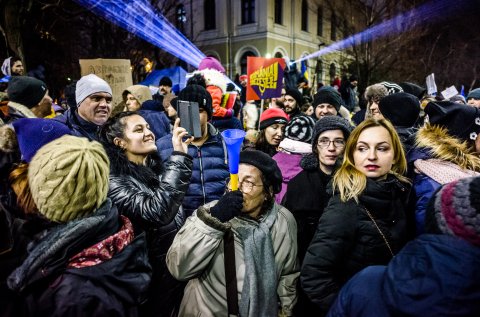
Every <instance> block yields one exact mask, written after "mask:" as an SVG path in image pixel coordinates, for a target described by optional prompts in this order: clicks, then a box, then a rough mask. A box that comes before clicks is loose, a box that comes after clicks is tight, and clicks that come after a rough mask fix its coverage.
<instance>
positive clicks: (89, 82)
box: [75, 74, 112, 106]
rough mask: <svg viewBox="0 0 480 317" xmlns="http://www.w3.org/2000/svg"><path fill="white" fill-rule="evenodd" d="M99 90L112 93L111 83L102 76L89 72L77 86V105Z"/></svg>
mask: <svg viewBox="0 0 480 317" xmlns="http://www.w3.org/2000/svg"><path fill="white" fill-rule="evenodd" d="M97 92H106V93H108V94H110V96H111V95H112V88H110V85H109V84H108V83H107V82H106V81H105V80H103V79H101V78H100V77H98V76H97V75H94V74H88V75H85V76H83V77H82V78H80V80H79V81H78V82H77V86H76V88H75V101H76V102H77V106H78V105H79V104H81V103H82V101H84V100H85V98H87V97H88V96H90V95H91V94H94V93H97Z"/></svg>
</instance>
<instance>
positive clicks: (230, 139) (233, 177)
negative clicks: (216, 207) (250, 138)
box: [222, 129, 246, 190]
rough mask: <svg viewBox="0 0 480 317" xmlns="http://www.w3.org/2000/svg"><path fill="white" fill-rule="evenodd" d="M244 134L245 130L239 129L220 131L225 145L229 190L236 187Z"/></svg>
mask: <svg viewBox="0 0 480 317" xmlns="http://www.w3.org/2000/svg"><path fill="white" fill-rule="evenodd" d="M245 135H246V133H245V131H243V130H240V129H227V130H225V131H223V132H222V137H223V140H224V141H225V144H226V145H227V152H228V169H229V171H230V187H231V190H237V189H238V165H239V161H240V150H241V148H242V143H243V139H244V138H245Z"/></svg>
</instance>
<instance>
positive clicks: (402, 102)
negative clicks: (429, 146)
mask: <svg viewBox="0 0 480 317" xmlns="http://www.w3.org/2000/svg"><path fill="white" fill-rule="evenodd" d="M378 109H379V110H380V112H381V113H382V115H383V116H384V117H385V118H387V119H388V120H390V122H391V123H392V124H393V125H394V126H396V127H413V126H414V125H415V123H416V122H417V120H418V117H419V116H420V100H418V98H417V97H415V96H414V95H411V94H407V93H406V92H398V93H395V94H391V95H388V96H386V97H384V98H382V99H381V100H380V102H379V104H378Z"/></svg>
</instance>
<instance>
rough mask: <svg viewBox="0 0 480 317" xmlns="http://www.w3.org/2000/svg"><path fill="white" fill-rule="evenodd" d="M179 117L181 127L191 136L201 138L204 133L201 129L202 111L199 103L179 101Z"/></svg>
mask: <svg viewBox="0 0 480 317" xmlns="http://www.w3.org/2000/svg"><path fill="white" fill-rule="evenodd" d="M178 116H179V117H180V126H181V127H183V128H185V130H187V132H188V134H189V136H193V137H194V138H200V137H201V136H202V131H201V129H200V110H199V107H198V103H197V102H193V101H184V100H179V101H178Z"/></svg>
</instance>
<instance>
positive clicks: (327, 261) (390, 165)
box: [300, 119, 409, 315]
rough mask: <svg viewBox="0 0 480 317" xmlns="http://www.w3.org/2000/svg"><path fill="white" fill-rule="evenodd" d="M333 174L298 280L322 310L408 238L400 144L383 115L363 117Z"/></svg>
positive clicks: (325, 309)
mask: <svg viewBox="0 0 480 317" xmlns="http://www.w3.org/2000/svg"><path fill="white" fill-rule="evenodd" d="M344 155H345V156H344V161H343V163H342V165H341V167H340V168H339V169H338V171H337V172H336V174H335V175H334V177H333V191H334V194H333V197H332V198H331V199H330V201H329V203H328V206H327V208H326V209H325V211H324V213H323V214H322V216H321V218H320V221H319V224H318V227H317V230H316V232H315V235H314V237H313V240H312V242H311V244H310V246H309V248H308V250H307V254H306V256H305V259H304V262H303V266H302V270H301V276H300V279H301V284H302V288H303V289H304V291H305V293H306V294H307V295H308V296H309V298H310V299H311V300H312V302H314V303H315V304H317V305H318V306H319V307H320V308H321V310H322V313H323V315H325V314H326V313H327V312H328V309H329V308H330V306H331V304H332V303H333V301H334V300H335V298H336V296H337V294H338V291H339V290H340V288H341V287H342V285H343V284H345V283H346V282H347V281H348V279H349V278H350V277H352V276H353V275H354V274H355V273H357V272H358V271H360V270H361V269H363V268H365V267H367V266H369V265H376V264H387V263H388V262H389V261H390V259H391V258H392V257H393V256H394V255H395V254H396V253H397V252H398V251H399V250H400V249H401V247H402V246H403V245H404V244H405V243H406V220H405V219H406V218H405V206H406V203H405V201H406V197H407V194H408V188H409V184H408V180H407V179H406V178H405V177H403V176H402V174H403V173H405V171H406V168H407V162H406V159H405V153H404V151H403V148H402V143H401V141H400V139H399V137H398V134H397V133H396V132H395V129H394V127H393V126H392V124H391V123H390V122H389V121H387V120H383V119H382V120H375V119H367V120H366V121H364V122H362V123H361V124H360V125H358V126H357V127H356V128H355V129H354V130H353V132H352V133H351V135H350V138H349V139H348V141H347V144H346V147H345V154H344Z"/></svg>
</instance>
